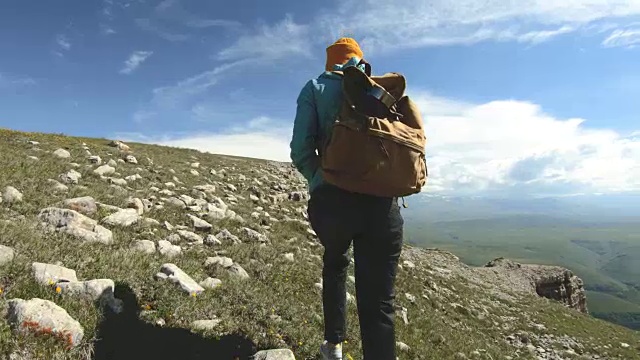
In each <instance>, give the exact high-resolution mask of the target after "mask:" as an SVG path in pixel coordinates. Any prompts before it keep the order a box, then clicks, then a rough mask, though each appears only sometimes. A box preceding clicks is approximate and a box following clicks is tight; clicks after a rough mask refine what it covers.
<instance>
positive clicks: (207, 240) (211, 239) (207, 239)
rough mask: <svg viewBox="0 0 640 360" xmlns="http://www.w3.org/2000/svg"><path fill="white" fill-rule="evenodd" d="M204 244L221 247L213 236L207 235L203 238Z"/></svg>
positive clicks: (219, 242) (220, 243)
mask: <svg viewBox="0 0 640 360" xmlns="http://www.w3.org/2000/svg"><path fill="white" fill-rule="evenodd" d="M204 244H205V245H209V246H218V245H222V242H221V241H220V240H218V238H216V237H215V235H213V234H209V235H207V236H206V237H205V238H204Z"/></svg>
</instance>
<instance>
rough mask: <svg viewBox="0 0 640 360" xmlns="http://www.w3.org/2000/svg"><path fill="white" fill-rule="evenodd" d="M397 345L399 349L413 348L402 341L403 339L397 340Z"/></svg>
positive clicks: (405, 350)
mask: <svg viewBox="0 0 640 360" xmlns="http://www.w3.org/2000/svg"><path fill="white" fill-rule="evenodd" d="M396 346H397V347H398V350H400V351H403V352H408V351H410V350H411V348H410V347H409V345H407V344H405V343H403V342H401V341H397V342H396Z"/></svg>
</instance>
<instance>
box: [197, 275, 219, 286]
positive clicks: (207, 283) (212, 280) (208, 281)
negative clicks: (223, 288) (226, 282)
mask: <svg viewBox="0 0 640 360" xmlns="http://www.w3.org/2000/svg"><path fill="white" fill-rule="evenodd" d="M220 285H222V280H220V279H216V278H212V277H208V278H206V279H204V280H202V281H201V282H200V286H202V287H203V288H205V289H215V288H217V287H218V286H220Z"/></svg>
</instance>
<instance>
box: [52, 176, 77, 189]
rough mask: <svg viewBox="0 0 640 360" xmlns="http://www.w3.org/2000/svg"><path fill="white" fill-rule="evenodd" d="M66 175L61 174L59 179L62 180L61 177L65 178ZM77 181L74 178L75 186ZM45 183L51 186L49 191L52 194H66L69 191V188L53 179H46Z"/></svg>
mask: <svg viewBox="0 0 640 360" xmlns="http://www.w3.org/2000/svg"><path fill="white" fill-rule="evenodd" d="M66 175H67V174H63V175H60V177H61V178H62V177H63V176H65V177H66ZM78 179H79V178H76V179H75V181H76V184H77V181H78ZM67 180H68V178H67ZM47 182H48V183H49V184H51V190H52V191H53V192H61V193H66V192H68V191H69V187H68V186H67V185H64V184H62V183H60V182H59V181H58V180H54V179H47Z"/></svg>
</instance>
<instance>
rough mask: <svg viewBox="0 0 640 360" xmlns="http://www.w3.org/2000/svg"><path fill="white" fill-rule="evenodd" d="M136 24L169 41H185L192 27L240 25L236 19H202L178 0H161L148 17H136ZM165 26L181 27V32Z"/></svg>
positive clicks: (230, 26)
mask: <svg viewBox="0 0 640 360" xmlns="http://www.w3.org/2000/svg"><path fill="white" fill-rule="evenodd" d="M135 23H136V25H137V26H138V27H139V28H141V29H142V30H144V31H148V32H151V33H155V34H156V35H158V36H160V37H161V38H163V39H165V40H168V41H171V42H179V41H187V40H189V39H190V38H191V37H192V35H193V34H192V33H190V32H189V33H187V32H188V31H189V30H190V31H193V29H207V28H210V27H220V28H226V29H237V28H240V27H241V26H242V24H240V23H239V22H237V21H233V20H225V19H203V18H200V17H199V16H197V15H194V14H192V13H191V12H189V11H187V10H185V9H184V7H183V6H182V4H181V1H180V0H163V1H161V2H160V3H159V4H158V5H156V6H155V7H154V9H153V12H152V13H151V14H149V17H145V18H138V19H136V20H135ZM167 28H174V29H175V28H182V30H183V31H182V33H176V32H170V31H168V30H166V29H167Z"/></svg>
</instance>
